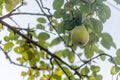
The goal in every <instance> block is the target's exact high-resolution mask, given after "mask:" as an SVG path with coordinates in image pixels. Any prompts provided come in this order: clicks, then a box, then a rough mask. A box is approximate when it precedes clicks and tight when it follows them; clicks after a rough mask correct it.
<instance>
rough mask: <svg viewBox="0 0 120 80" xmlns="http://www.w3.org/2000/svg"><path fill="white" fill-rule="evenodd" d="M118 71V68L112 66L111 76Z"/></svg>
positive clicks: (119, 69) (119, 68)
mask: <svg viewBox="0 0 120 80" xmlns="http://www.w3.org/2000/svg"><path fill="white" fill-rule="evenodd" d="M119 71H120V67H115V66H113V67H112V68H111V74H113V75H116V74H117V73H118V72H119Z"/></svg>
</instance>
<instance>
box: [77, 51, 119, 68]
mask: <svg viewBox="0 0 120 80" xmlns="http://www.w3.org/2000/svg"><path fill="white" fill-rule="evenodd" d="M103 55H105V56H108V57H110V59H111V61H112V62H113V63H114V65H115V66H117V64H116V63H115V62H114V60H113V57H112V56H111V55H108V54H106V53H103V54H99V55H97V56H95V57H93V58H91V59H90V60H88V61H85V62H84V64H82V65H81V66H79V67H77V68H76V69H75V70H78V69H80V68H81V67H83V66H84V65H86V64H88V63H89V62H91V61H92V60H94V59H96V58H98V57H100V56H103Z"/></svg>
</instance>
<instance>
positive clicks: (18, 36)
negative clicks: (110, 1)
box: [0, 0, 120, 80]
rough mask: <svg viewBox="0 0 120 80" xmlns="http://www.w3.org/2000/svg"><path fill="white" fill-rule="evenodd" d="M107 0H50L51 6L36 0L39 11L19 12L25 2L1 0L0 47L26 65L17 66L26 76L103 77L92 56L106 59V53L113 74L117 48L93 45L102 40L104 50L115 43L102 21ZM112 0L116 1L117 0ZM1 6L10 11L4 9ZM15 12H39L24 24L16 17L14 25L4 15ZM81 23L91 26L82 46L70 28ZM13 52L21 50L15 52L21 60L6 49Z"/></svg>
mask: <svg viewBox="0 0 120 80" xmlns="http://www.w3.org/2000/svg"><path fill="white" fill-rule="evenodd" d="M105 1H106V0H53V2H52V3H51V4H52V6H53V9H50V8H49V7H48V6H47V7H45V6H44V5H43V2H42V0H39V1H38V0H35V2H36V3H37V5H38V7H39V8H40V10H41V13H42V14H39V13H29V12H28V13H27V12H26V13H25V12H17V10H18V9H20V8H21V7H22V6H23V5H24V4H25V2H24V0H14V1H12V0H0V15H1V17H0V23H1V25H0V26H1V27H0V29H1V31H6V30H7V32H8V34H7V35H6V36H4V40H3V41H1V46H0V48H1V50H2V51H3V52H4V53H5V55H6V57H7V58H8V59H9V61H10V62H11V63H13V64H15V65H17V66H22V67H26V68H28V71H23V72H21V75H22V76H23V77H27V80H35V79H36V78H38V79H40V80H86V79H87V80H102V79H103V76H102V74H99V72H100V71H101V69H102V68H101V67H100V66H99V65H98V64H97V63H95V62H94V61H95V59H96V58H99V60H101V61H106V60H107V58H106V57H108V58H109V62H110V63H112V64H113V67H112V68H111V74H112V75H116V74H120V72H119V71H120V67H119V65H120V58H119V56H120V49H118V50H117V52H116V56H115V57H112V56H111V55H109V54H107V53H106V52H105V51H104V50H102V49H101V48H100V47H99V46H98V45H97V44H98V43H100V45H101V46H102V47H104V48H105V49H107V50H110V49H111V47H113V48H115V49H116V44H115V43H114V41H113V39H112V37H111V35H110V34H109V33H106V32H103V29H104V27H103V24H104V23H105V22H106V20H107V19H109V18H110V16H111V10H110V8H109V7H108V6H107V5H106V4H105V3H104V2H105ZM114 1H115V2H116V3H117V4H120V1H119V0H114ZM3 7H5V9H6V11H7V12H8V14H6V15H4V14H3V13H2V12H3ZM51 10H53V12H51ZM15 15H16V16H18V15H31V16H34V15H39V17H37V19H36V22H37V24H36V26H35V27H30V26H28V27H27V28H26V27H25V28H24V27H21V26H19V25H17V23H18V22H17V21H14V23H15V25H13V26H12V25H11V24H9V23H8V22H7V21H6V22H5V21H4V19H10V20H12V18H11V17H12V16H15ZM13 19H14V18H13ZM23 19H24V17H23ZM48 24H49V25H48ZM81 25H84V26H85V28H86V29H87V31H88V32H89V35H90V39H89V42H88V43H87V44H86V45H85V46H80V45H75V46H73V44H72V42H71V31H72V30H73V29H74V27H75V26H81ZM3 26H4V27H6V28H3ZM58 48H59V49H60V50H59V49H58ZM52 49H54V51H52ZM11 52H12V53H13V52H14V54H18V55H19V57H17V58H16V61H18V62H19V63H15V62H16V61H15V62H14V61H12V59H11V57H10V56H9V54H8V53H11ZM96 55H97V56H96ZM76 62H79V64H75V63H76Z"/></svg>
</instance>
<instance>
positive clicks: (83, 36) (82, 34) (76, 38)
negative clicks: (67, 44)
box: [71, 25, 89, 46]
mask: <svg viewBox="0 0 120 80" xmlns="http://www.w3.org/2000/svg"><path fill="white" fill-rule="evenodd" d="M71 39H72V43H73V45H74V44H75V45H78V44H80V45H82V46H85V45H86V44H87V43H88V41H89V33H88V31H87V30H86V28H85V26H84V25H82V26H76V27H75V28H74V29H73V30H72V33H71Z"/></svg>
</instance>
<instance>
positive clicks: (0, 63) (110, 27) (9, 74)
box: [0, 0, 120, 80]
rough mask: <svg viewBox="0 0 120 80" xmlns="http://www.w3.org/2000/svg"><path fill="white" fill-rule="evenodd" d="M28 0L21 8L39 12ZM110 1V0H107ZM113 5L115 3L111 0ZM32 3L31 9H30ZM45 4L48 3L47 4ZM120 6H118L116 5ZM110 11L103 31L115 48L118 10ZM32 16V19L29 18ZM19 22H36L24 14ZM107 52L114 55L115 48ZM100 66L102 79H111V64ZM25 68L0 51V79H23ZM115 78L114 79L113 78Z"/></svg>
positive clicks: (118, 35)
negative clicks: (24, 16)
mask: <svg viewBox="0 0 120 80" xmlns="http://www.w3.org/2000/svg"><path fill="white" fill-rule="evenodd" d="M27 1H28V2H29V5H28V6H27V7H26V8H23V10H24V11H26V10H27V11H30V12H33V11H35V12H39V11H38V9H37V8H35V5H36V4H34V2H33V1H34V0H31V1H30V0H27ZM109 1H111V0H109ZM111 2H112V3H113V4H114V5H116V4H115V3H114V2H113V1H111ZM31 5H32V9H31ZM47 5H50V3H49V4H47ZM117 7H119V8H120V6H117ZM110 8H111V9H112V10H111V11H112V13H111V18H110V19H109V20H107V22H106V23H105V24H104V32H109V33H110V34H111V35H112V37H113V40H114V41H115V43H116V44H117V48H119V47H120V11H118V10H116V9H115V8H113V7H111V6H110ZM31 18H32V19H31ZM16 20H17V21H19V22H20V24H22V26H23V25H25V26H27V24H26V21H28V20H29V21H28V22H32V24H31V26H34V24H36V22H35V18H33V17H30V16H28V17H27V16H26V18H25V19H24V21H21V20H22V18H21V17H18V18H17V19H16ZM106 51H107V52H108V53H109V54H111V55H114V54H115V49H111V50H106ZM100 65H101V66H103V67H102V74H103V75H104V79H103V80H112V76H111V75H110V74H109V68H110V67H111V64H109V63H107V62H102V64H100ZM23 70H26V69H25V68H22V67H18V66H15V65H13V64H10V63H9V61H8V60H7V59H6V58H5V56H4V54H3V53H2V52H1V51H0V79H1V80H24V79H23V77H21V76H20V73H21V71H23ZM114 80H115V79H114Z"/></svg>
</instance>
